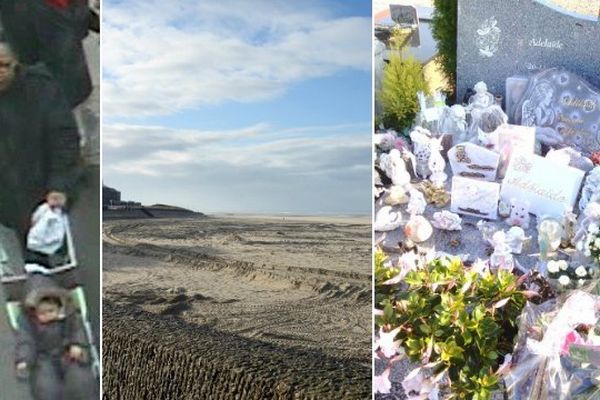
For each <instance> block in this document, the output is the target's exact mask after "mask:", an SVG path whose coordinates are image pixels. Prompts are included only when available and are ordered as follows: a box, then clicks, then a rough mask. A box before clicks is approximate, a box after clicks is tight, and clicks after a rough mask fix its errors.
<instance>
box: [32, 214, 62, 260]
mask: <svg viewBox="0 0 600 400" xmlns="http://www.w3.org/2000/svg"><path fill="white" fill-rule="evenodd" d="M31 219H32V224H33V226H32V227H31V229H30V230H29V233H28V234H27V248H28V249H29V250H33V251H37V252H40V253H43V254H47V255H51V254H54V253H56V252H57V251H58V250H59V249H60V248H61V247H62V245H63V243H64V239H65V235H66V234H67V217H66V215H65V214H64V213H63V211H62V209H60V208H54V209H53V208H51V207H50V206H49V205H48V204H47V203H44V204H42V205H41V206H39V207H38V208H37V209H36V210H35V211H34V213H33V216H32V218H31Z"/></svg>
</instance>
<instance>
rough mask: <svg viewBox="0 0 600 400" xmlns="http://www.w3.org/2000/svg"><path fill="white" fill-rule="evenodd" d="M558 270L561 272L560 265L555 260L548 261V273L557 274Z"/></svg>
mask: <svg viewBox="0 0 600 400" xmlns="http://www.w3.org/2000/svg"><path fill="white" fill-rule="evenodd" d="M558 270H559V265H558V263H557V262H556V261H554V260H550V261H548V272H550V273H553V274H555V273H557V272H558Z"/></svg>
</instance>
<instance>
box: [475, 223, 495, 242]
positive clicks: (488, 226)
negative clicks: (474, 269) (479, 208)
mask: <svg viewBox="0 0 600 400" xmlns="http://www.w3.org/2000/svg"><path fill="white" fill-rule="evenodd" d="M477 229H479V232H481V235H482V236H483V240H485V241H486V242H488V243H489V244H492V237H493V236H494V233H496V232H498V231H499V230H500V228H498V226H497V225H496V224H495V223H493V222H491V221H486V220H484V219H481V220H479V221H478V222H477Z"/></svg>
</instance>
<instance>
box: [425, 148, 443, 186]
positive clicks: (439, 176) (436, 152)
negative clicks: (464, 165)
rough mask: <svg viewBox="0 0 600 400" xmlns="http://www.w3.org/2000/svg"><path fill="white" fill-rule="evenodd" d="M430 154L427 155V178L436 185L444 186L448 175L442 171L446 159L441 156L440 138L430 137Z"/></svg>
mask: <svg viewBox="0 0 600 400" xmlns="http://www.w3.org/2000/svg"><path fill="white" fill-rule="evenodd" d="M430 149H431V154H430V155H429V161H428V166H429V171H431V175H430V176H429V180H430V181H431V183H433V184H434V185H435V186H436V187H439V188H441V187H444V183H446V180H447V179H448V175H447V174H446V173H445V172H444V169H446V161H444V157H442V153H441V151H442V138H432V139H431V142H430Z"/></svg>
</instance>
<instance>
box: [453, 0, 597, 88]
mask: <svg viewBox="0 0 600 400" xmlns="http://www.w3.org/2000/svg"><path fill="white" fill-rule="evenodd" d="M558 3H565V2H564V1H561V0H547V1H545V2H540V1H535V0H503V1H497V0H459V2H458V28H457V34H458V38H459V40H458V46H457V98H459V99H460V98H462V97H463V96H464V94H465V92H466V90H467V89H468V88H472V87H473V85H475V83H477V82H478V81H485V82H486V83H487V84H488V89H489V91H490V92H491V93H493V94H495V95H502V96H503V97H505V83H506V78H508V77H510V76H514V75H523V74H524V75H528V74H530V73H532V72H537V71H539V70H544V69H549V68H553V67H563V68H565V69H568V70H569V71H572V72H574V73H576V74H578V75H580V76H582V77H584V78H586V79H587V80H589V81H590V83H592V84H593V85H595V86H598V87H600V74H599V73H598V71H599V70H600V57H598V54H599V53H600V40H598V38H600V22H599V21H598V20H597V18H596V19H594V18H592V17H591V16H590V15H586V14H581V12H583V11H581V10H579V12H580V13H579V14H578V13H577V11H578V10H575V11H571V10H566V9H565V8H564V5H563V7H560V6H559V5H557V4H558ZM580 3H581V2H580ZM587 3H588V4H587V5H586V8H589V9H595V10H596V15H598V10H600V0H593V1H588V2H587Z"/></svg>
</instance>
